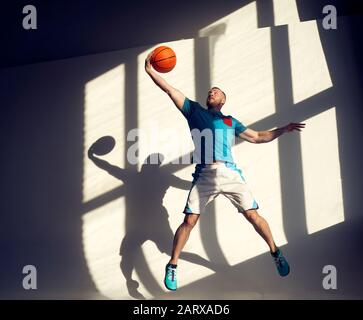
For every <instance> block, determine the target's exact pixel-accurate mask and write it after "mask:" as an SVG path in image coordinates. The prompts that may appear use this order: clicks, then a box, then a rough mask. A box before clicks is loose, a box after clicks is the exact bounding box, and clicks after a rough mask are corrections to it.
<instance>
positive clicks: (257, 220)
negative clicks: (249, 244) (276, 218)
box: [243, 209, 277, 252]
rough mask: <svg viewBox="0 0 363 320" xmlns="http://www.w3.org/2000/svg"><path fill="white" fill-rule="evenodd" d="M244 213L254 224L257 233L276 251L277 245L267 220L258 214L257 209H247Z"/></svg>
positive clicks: (271, 249)
mask: <svg viewBox="0 0 363 320" xmlns="http://www.w3.org/2000/svg"><path fill="white" fill-rule="evenodd" d="M243 214H244V216H245V217H246V219H247V220H248V221H249V222H250V223H251V224H252V225H253V227H254V228H255V230H256V231H257V233H258V234H259V235H260V236H261V237H262V238H263V239H264V240H265V241H266V242H267V244H268V246H269V247H270V251H271V252H276V250H277V247H276V245H275V242H274V239H273V237H272V233H271V230H270V227H269V225H268V223H267V221H266V220H265V219H264V218H263V217H261V216H260V215H259V214H258V212H257V210H256V209H250V210H246V211H245V212H244V213H243Z"/></svg>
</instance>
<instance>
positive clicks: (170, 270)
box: [164, 263, 177, 291]
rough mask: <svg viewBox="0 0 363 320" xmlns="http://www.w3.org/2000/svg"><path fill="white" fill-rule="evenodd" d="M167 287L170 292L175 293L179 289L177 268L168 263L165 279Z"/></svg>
mask: <svg viewBox="0 0 363 320" xmlns="http://www.w3.org/2000/svg"><path fill="white" fill-rule="evenodd" d="M164 284H165V287H166V288H167V289H168V290H172V291H175V290H176V288H177V282H176V266H175V265H171V264H170V263H168V264H167V265H166V267H165V279H164Z"/></svg>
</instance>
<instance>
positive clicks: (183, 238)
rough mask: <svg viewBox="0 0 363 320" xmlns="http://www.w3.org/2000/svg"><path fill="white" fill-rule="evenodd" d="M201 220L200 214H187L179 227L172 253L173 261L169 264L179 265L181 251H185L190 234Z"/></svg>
mask: <svg viewBox="0 0 363 320" xmlns="http://www.w3.org/2000/svg"><path fill="white" fill-rule="evenodd" d="M198 219H199V214H194V213H190V214H186V215H185V217H184V221H183V223H182V224H181V225H180V226H179V228H178V230H177V231H176V233H175V236H174V241H173V251H172V253H171V259H170V261H169V263H171V264H177V263H178V259H179V256H180V253H181V251H182V250H183V248H184V246H185V244H186V242H187V240H188V238H189V235H190V232H191V231H192V229H193V228H194V226H195V225H196V223H197V221H198Z"/></svg>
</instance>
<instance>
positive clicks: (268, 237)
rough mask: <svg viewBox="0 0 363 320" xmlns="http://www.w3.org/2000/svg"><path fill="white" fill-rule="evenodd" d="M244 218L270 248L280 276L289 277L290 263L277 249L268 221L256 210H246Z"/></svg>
mask: <svg viewBox="0 0 363 320" xmlns="http://www.w3.org/2000/svg"><path fill="white" fill-rule="evenodd" d="M244 216H245V217H246V218H247V220H248V221H249V222H251V223H252V225H253V227H254V228H255V230H256V231H257V232H258V234H259V235H260V236H261V237H262V238H263V239H264V240H265V241H266V242H267V244H268V246H269V247H270V252H271V255H272V257H273V258H274V260H275V264H276V267H277V271H278V273H279V274H280V276H282V277H285V276H287V275H288V274H289V273H290V266H289V263H288V262H287V260H286V258H285V257H284V256H283V254H282V252H281V250H280V249H279V248H277V246H276V244H275V242H274V240H273V237H272V233H271V230H270V227H269V225H268V223H267V221H266V220H265V219H264V218H262V217H261V216H260V215H259V214H258V213H257V210H256V209H250V210H246V211H245V212H244Z"/></svg>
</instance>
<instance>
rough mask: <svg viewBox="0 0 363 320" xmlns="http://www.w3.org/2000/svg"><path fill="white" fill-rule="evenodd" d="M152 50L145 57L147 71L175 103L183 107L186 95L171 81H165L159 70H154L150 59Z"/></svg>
mask: <svg viewBox="0 0 363 320" xmlns="http://www.w3.org/2000/svg"><path fill="white" fill-rule="evenodd" d="M151 56H152V52H151V53H149V55H148V56H147V57H146V59H145V71H146V73H147V74H148V75H149V76H150V78H151V79H152V80H153V81H154V82H155V84H156V85H157V86H158V87H159V88H160V89H161V90H163V91H164V92H166V93H167V94H168V96H169V97H170V98H171V100H173V102H174V104H175V105H176V106H177V107H178V108H179V109H181V108H182V107H183V104H184V100H185V96H184V94H183V93H182V92H180V91H179V90H178V89H175V88H174V87H172V86H171V85H170V84H169V83H167V82H166V81H165V79H164V78H162V77H161V76H160V75H159V74H158V73H157V72H155V71H154V70H152V67H151V63H150V59H151Z"/></svg>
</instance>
